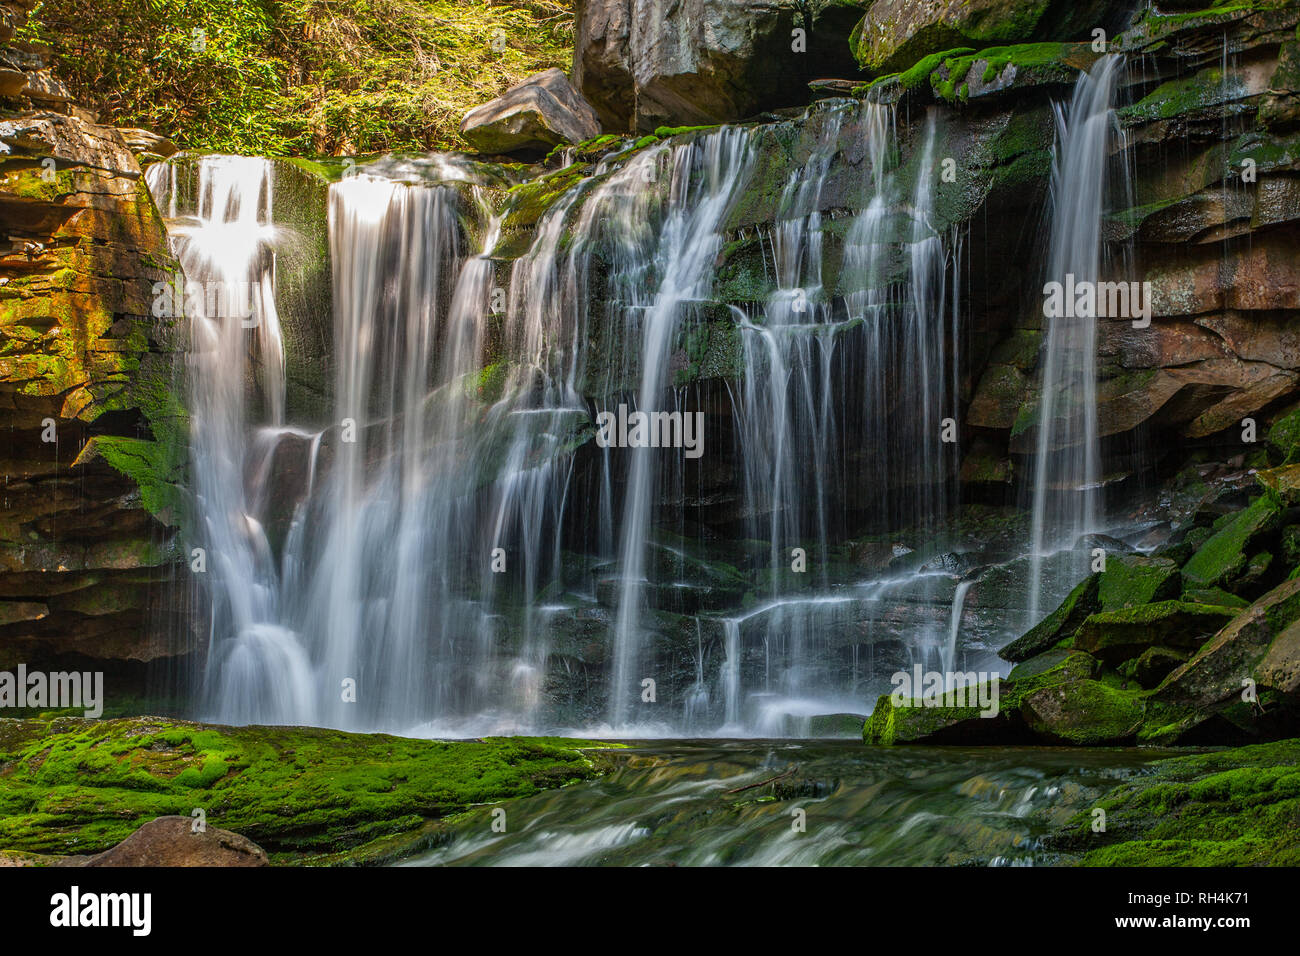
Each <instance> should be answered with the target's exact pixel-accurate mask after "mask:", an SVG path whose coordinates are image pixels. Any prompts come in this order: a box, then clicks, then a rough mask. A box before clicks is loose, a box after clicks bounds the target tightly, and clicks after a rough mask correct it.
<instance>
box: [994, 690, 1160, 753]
mask: <svg viewBox="0 0 1300 956" xmlns="http://www.w3.org/2000/svg"><path fill="white" fill-rule="evenodd" d="M1020 713H1021V716H1023V717H1024V719H1025V723H1026V724H1027V725H1028V726H1029V729H1030V730H1032V731H1033V732H1034V733H1035V734H1036V735H1037V736H1039V737H1041V738H1043V739H1044V740H1046V741H1047V742H1049V743H1058V744H1073V745H1075V746H1083V747H1096V746H1104V745H1108V744H1120V743H1126V742H1128V741H1130V740H1132V739H1133V737H1134V736H1135V735H1136V734H1137V730H1138V728H1139V727H1140V726H1141V725H1142V713H1143V708H1142V702H1141V700H1140V699H1139V698H1138V697H1137V696H1136V695H1135V694H1134V693H1132V692H1126V691H1122V690H1115V689H1114V688H1112V687H1108V686H1106V685H1105V684H1102V683H1100V682H1098V681H1094V680H1075V681H1067V682H1066V683H1062V684H1054V685H1052V686H1050V687H1044V688H1041V689H1039V690H1036V691H1034V692H1033V693H1031V694H1027V695H1026V696H1025V697H1024V698H1023V699H1022V700H1021V702H1020Z"/></svg>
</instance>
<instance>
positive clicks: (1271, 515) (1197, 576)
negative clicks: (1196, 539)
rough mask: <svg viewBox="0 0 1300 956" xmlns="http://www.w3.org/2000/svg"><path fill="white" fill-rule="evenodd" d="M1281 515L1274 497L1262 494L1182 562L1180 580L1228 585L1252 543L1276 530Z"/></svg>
mask: <svg viewBox="0 0 1300 956" xmlns="http://www.w3.org/2000/svg"><path fill="white" fill-rule="evenodd" d="M1280 517H1281V508H1280V506H1279V503H1278V502H1277V500H1276V499H1274V498H1272V497H1270V496H1269V495H1263V496H1261V497H1259V498H1257V499H1255V501H1254V502H1253V503H1251V505H1250V507H1248V508H1246V510H1244V511H1242V512H1241V513H1239V514H1237V515H1235V516H1234V517H1233V518H1232V519H1231V520H1230V521H1229V522H1228V523H1227V524H1226V525H1225V526H1224V527H1223V528H1222V529H1220V530H1219V531H1216V532H1215V533H1214V535H1212V536H1211V537H1210V538H1209V540H1207V541H1206V542H1205V543H1204V544H1203V545H1201V546H1200V548H1199V549H1198V550H1197V551H1196V553H1195V554H1194V555H1192V557H1191V559H1190V560H1189V561H1188V562H1187V563H1186V564H1185V565H1183V580H1184V581H1186V582H1187V584H1188V586H1190V587H1198V588H1210V587H1220V586H1224V585H1230V584H1231V582H1232V580H1233V579H1234V578H1236V577H1237V576H1238V575H1240V574H1241V573H1242V572H1243V571H1244V570H1245V569H1246V564H1247V561H1248V560H1249V558H1248V555H1250V554H1251V553H1252V550H1253V549H1252V548H1251V545H1252V544H1253V543H1254V542H1255V541H1256V540H1257V539H1258V538H1259V537H1260V536H1262V535H1264V534H1266V533H1268V532H1269V531H1273V530H1275V529H1276V528H1277V527H1278V525H1279V523H1280Z"/></svg>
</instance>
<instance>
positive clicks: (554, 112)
mask: <svg viewBox="0 0 1300 956" xmlns="http://www.w3.org/2000/svg"><path fill="white" fill-rule="evenodd" d="M460 132H461V135H462V136H464V137H465V139H466V141H468V142H469V143H470V144H471V145H472V146H473V147H474V148H475V149H477V150H478V151H479V152H482V153H520V154H533V155H538V154H542V155H544V154H545V153H547V152H548V151H550V150H551V149H552V148H554V147H555V146H559V145H561V144H570V145H572V144H576V143H581V142H585V141H586V140H589V139H594V138H595V137H597V136H598V135H600V121H599V120H598V119H597V118H596V112H595V110H593V109H592V108H591V105H590V104H589V103H587V101H586V100H584V99H583V98H582V96H581V95H580V94H579V93H578V92H577V91H576V90H574V88H573V86H572V85H571V84H570V83H569V79H568V77H566V76H565V75H564V72H563V71H562V70H558V69H555V70H547V71H546V72H544V73H538V74H536V75H535V76H530V77H529V78H528V79H526V80H524V81H523V82H522V83H520V84H518V85H517V86H512V87H511V88H510V89H509V90H507V91H506V92H505V93H503V94H502V95H501V96H498V97H497V98H496V99H494V100H491V101H490V102H487V103H484V104H483V105H482V106H479V107H476V108H475V109H472V110H470V111H469V112H468V113H467V114H465V118H464V119H463V120H462V121H461V124H460Z"/></svg>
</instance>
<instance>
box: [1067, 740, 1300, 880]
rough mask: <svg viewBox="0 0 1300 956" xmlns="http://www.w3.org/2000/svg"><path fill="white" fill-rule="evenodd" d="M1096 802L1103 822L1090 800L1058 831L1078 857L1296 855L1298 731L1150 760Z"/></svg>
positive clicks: (1192, 862)
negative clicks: (1097, 828) (1096, 823)
mask: <svg viewBox="0 0 1300 956" xmlns="http://www.w3.org/2000/svg"><path fill="white" fill-rule="evenodd" d="M1096 806H1097V807H1100V808H1101V809H1103V810H1105V811H1106V830H1105V832H1103V833H1093V832H1092V819H1093V817H1092V808H1089V809H1088V810H1087V811H1084V812H1081V813H1080V814H1078V815H1077V816H1076V817H1074V818H1073V819H1072V820H1071V821H1070V823H1069V825H1068V828H1067V830H1066V832H1065V833H1064V834H1063V835H1062V838H1061V840H1060V841H1059V842H1060V843H1062V844H1063V845H1065V846H1066V847H1068V848H1072V849H1077V850H1080V851H1083V852H1084V856H1083V861H1082V862H1083V864H1084V865H1085V866H1296V865H1300V827H1297V826H1296V821H1297V820H1300V740H1284V741H1281V742H1278V743H1271V744H1257V745H1253V746H1248V747H1237V748H1233V749H1230V750H1223V751H1217V752H1214V753H1208V754H1199V755H1195V756H1188V757H1177V758H1173V759H1170V760H1162V761H1157V762H1156V763H1154V764H1152V765H1151V768H1150V772H1149V773H1146V774H1144V775H1142V776H1140V777H1138V778H1136V779H1134V780H1131V781H1129V782H1127V783H1124V784H1122V785H1121V786H1119V787H1117V788H1116V789H1115V790H1113V791H1111V792H1110V793H1108V794H1106V796H1104V797H1103V798H1102V799H1101V800H1099V801H1098V802H1097V803H1096ZM1098 844H1101V845H1100V846H1099V845H1098Z"/></svg>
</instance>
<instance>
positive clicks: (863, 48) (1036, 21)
mask: <svg viewBox="0 0 1300 956" xmlns="http://www.w3.org/2000/svg"><path fill="white" fill-rule="evenodd" d="M1110 8H1111V4H1109V3H1106V2H1104V0H1083V2H1070V0H1028V2H1026V0H938V2H934V3H916V2H915V0H876V2H875V3H873V4H872V5H871V8H870V9H869V10H868V11H867V14H866V16H864V17H863V19H862V22H861V23H859V24H858V25H857V27H855V28H854V30H853V34H852V36H851V37H850V40H849V42H850V43H851V44H852V46H853V51H854V54H855V55H856V56H857V58H858V62H859V63H860V64H861V65H862V67H863V69H866V70H871V71H873V72H877V73H879V72H888V71H891V70H901V69H906V68H907V67H908V66H910V65H912V64H913V63H915V62H916V61H917V60H919V59H922V58H923V57H925V56H926V55H928V54H934V53H937V52H939V51H942V50H948V49H950V48H952V47H959V46H968V47H976V48H978V47H985V46H995V45H997V44H999V43H1022V42H1025V41H1028V40H1047V39H1055V40H1065V39H1072V38H1074V37H1075V35H1076V34H1077V35H1079V38H1081V39H1082V38H1083V37H1085V36H1086V35H1087V34H1088V31H1089V30H1091V28H1092V27H1094V26H1097V25H1099V24H1102V23H1105V22H1106V19H1107V14H1109V13H1111V9H1110Z"/></svg>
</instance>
